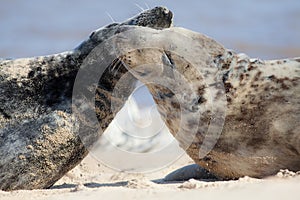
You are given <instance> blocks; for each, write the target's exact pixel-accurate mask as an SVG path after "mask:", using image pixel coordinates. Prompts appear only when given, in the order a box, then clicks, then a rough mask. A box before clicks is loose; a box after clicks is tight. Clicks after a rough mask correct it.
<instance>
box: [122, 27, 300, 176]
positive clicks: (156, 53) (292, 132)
mask: <svg viewBox="0 0 300 200" xmlns="http://www.w3.org/2000/svg"><path fill="white" fill-rule="evenodd" d="M174 31H175V32H178V33H181V34H182V35H181V36H180V38H181V40H182V41H186V44H187V45H188V48H187V47H185V46H184V44H181V41H180V40H179V39H178V38H176V37H177V36H176V37H175V36H174V37H173V36H171V35H172V33H173V32H174ZM164 32H165V33H166V34H165V35H164ZM158 35H159V36H160V37H161V38H158V37H159V36H158ZM168 36H169V37H170V38H172V37H173V38H172V40H173V41H172V42H173V43H172V45H170V43H168V42H167V41H168V39H167V38H168ZM151 37H153V38H155V39H153V40H159V39H161V40H159V41H160V42H159V44H158V42H157V44H156V43H155V42H154V43H155V44H156V47H157V48H156V49H149V48H148V49H147V48H146V49H142V50H136V51H132V52H129V53H128V55H125V56H124V57H123V58H122V59H123V62H125V63H126V65H127V67H128V68H130V69H132V73H133V74H134V75H135V76H136V77H137V78H138V79H139V80H141V81H142V82H144V83H145V84H146V85H147V87H148V89H149V91H150V92H151V94H152V96H153V98H154V100H155V102H156V103H157V107H158V110H159V112H160V113H161V116H162V118H163V119H164V120H165V123H166V124H167V126H168V128H169V130H170V132H171V133H172V134H173V136H174V137H175V138H176V139H177V140H178V141H179V143H180V145H181V147H182V148H184V149H185V150H186V152H187V154H188V155H189V156H190V157H191V158H192V159H193V160H194V161H195V162H196V163H197V164H199V165H200V166H202V167H203V168H205V169H207V170H208V171H209V172H211V173H212V174H214V175H216V176H218V177H219V178H221V179H235V178H239V177H242V176H251V177H257V178H262V177H266V176H269V175H273V174H276V173H277V172H278V171H279V170H280V169H289V170H292V171H298V170H300V154H299V153H300V121H299V119H300V62H299V59H296V58H295V59H284V60H274V61H262V60H259V59H250V58H249V57H247V56H246V55H244V54H236V53H234V52H231V51H228V50H227V49H226V48H224V47H223V46H222V45H220V44H218V43H217V42H215V41H214V40H213V39H211V38H208V37H206V36H204V35H202V34H199V33H194V32H191V31H188V30H185V29H178V28H171V29H167V30H162V31H160V33H159V34H157V33H153V35H152V36H151ZM185 37H187V38H189V39H190V40H191V41H190V40H185ZM162 38H164V39H162ZM149 41H150V40H149ZM135 42H136V43H137V42H138V41H135ZM143 42H144V41H141V44H142V43H143ZM180 49H183V51H181V52H185V55H183V54H176V53H177V52H180V51H179V50H180ZM177 50H178V51H177ZM195 60H197V61H195ZM145 64H148V65H145ZM139 66H145V67H144V68H143V67H139ZM150 72H151V73H152V74H151V73H150ZM154 72H155V73H154ZM175 72H176V73H179V74H181V75H182V76H183V77H184V78H185V79H186V80H187V83H188V84H187V85H189V86H190V87H186V86H185V84H182V82H180V81H179V79H178V78H177V77H178V76H177V75H176V73H175ZM153 73H154V75H153ZM153 76H157V77H159V78H158V79H156V80H158V82H157V83H158V84H155V83H153V80H154V79H153ZM149 80H152V83H150V81H149ZM159 81H160V82H159ZM165 82H168V84H169V86H170V88H171V86H172V88H171V89H170V88H167V87H163V86H162V85H163V84H161V83H165ZM183 111H184V112H186V111H189V114H187V115H185V116H186V117H185V119H184V120H183V119H182V113H184V112H183ZM197 112H198V113H199V116H198V117H197V118H195V117H192V116H196V115H195V113H197ZM182 121H184V122H183V123H181V122H182ZM194 132H195V133H194Z"/></svg>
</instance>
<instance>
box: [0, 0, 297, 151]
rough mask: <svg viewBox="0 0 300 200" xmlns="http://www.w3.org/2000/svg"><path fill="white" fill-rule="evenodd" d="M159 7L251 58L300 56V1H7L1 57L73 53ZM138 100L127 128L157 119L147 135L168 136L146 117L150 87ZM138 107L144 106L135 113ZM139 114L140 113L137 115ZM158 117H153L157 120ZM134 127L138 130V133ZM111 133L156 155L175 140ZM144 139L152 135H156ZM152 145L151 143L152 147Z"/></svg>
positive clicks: (0, 22)
mask: <svg viewBox="0 0 300 200" xmlns="http://www.w3.org/2000/svg"><path fill="white" fill-rule="evenodd" d="M157 5H164V6H166V7H168V8H169V9H170V10H171V11H172V12H173V13H174V15H175V19H174V25H175V26H180V27H184V28H188V29H191V30H193V31H197V32H201V33H203V34H206V35H208V36H210V37H212V38H214V39H215V40H217V41H218V42H220V43H221V44H223V45H224V46H225V47H226V48H229V49H233V50H234V51H236V52H243V53H246V54H247V55H249V56H250V57H259V58H261V59H275V58H286V57H296V56H300V1H299V0H284V1H282V0H242V1H237V0H226V1H224V0H210V1H197V0H184V1H182V0H181V1H180V0H156V1H154V0H152V1H150V0H144V1H141V0H139V1H138V0H135V1H132V0H127V1H124V0H109V1H103V0H87V1H83V0H81V1H80V0H73V1H66V0H51V1H40V0H26V1H24V0H2V1H1V2H0V58H20V57H31V56H38V55H47V54H54V53H59V52H63V51H67V50H71V49H73V48H74V47H76V46H77V45H78V44H80V42H81V41H83V40H85V39H86V38H87V37H88V36H89V34H90V33H91V32H92V31H93V30H95V29H98V28H99V27H102V26H104V25H106V24H109V23H112V22H113V21H116V22H118V21H123V20H125V19H127V18H129V17H132V16H133V15H136V14H137V13H139V12H140V11H141V10H142V9H147V8H151V7H154V6H157ZM133 97H134V99H135V101H133V103H132V107H130V106H129V107H127V108H126V107H125V108H124V109H128V113H127V115H126V113H125V114H124V112H123V114H122V116H121V117H119V119H120V120H121V121H122V120H124V119H126V120H128V119H131V120H133V121H134V122H135V123H133V125H132V124H130V122H128V123H127V125H128V126H129V129H130V130H137V129H138V130H139V133H141V130H140V128H141V126H139V125H138V124H139V122H141V123H142V122H143V123H145V120H146V122H147V120H150V121H149V122H152V121H153V122H154V121H155V123H150V124H151V126H153V127H148V128H146V129H145V131H150V132H151V131H152V130H160V131H161V130H162V129H163V130H164V131H163V132H166V131H167V129H166V128H165V127H162V128H160V127H158V128H157V126H164V123H161V122H157V120H151V119H150V118H151V117H150V118H149V119H148V118H145V116H148V115H149V113H150V114H151V113H152V114H153V105H154V103H153V100H152V98H151V95H150V94H149V93H148V91H147V89H146V88H145V87H144V88H142V89H139V90H137V92H136V93H135V94H134V96H133ZM136 104H137V105H142V106H138V109H136V108H137V105H136ZM139 109H140V110H139ZM123 111H124V110H123ZM135 111H136V112H137V113H133V112H135ZM145 113H146V114H145ZM156 114H157V113H154V115H153V116H156V118H157V115H156ZM149 116H150V115H149ZM115 123H116V121H115ZM132 126H133V127H132ZM134 126H137V127H136V129H135V127H134ZM155 127H156V128H155ZM108 132H109V131H108ZM110 132H114V135H115V136H112V135H111V134H110V136H108V138H109V137H112V138H111V141H110V142H108V143H113V146H117V147H122V145H123V146H125V147H126V145H127V147H128V148H127V147H126V148H125V147H124V150H127V151H133V152H145V151H151V147H153V146H155V145H156V146H157V143H158V141H159V142H160V143H161V142H162V141H169V142H170V141H171V140H172V138H171V136H169V135H170V134H168V133H167V134H168V136H169V137H166V136H165V135H163V136H161V137H163V138H165V140H162V139H161V137H157V135H155V134H157V133H153V134H154V135H152V136H153V138H152V140H150V141H149V140H144V141H142V142H141V141H139V139H141V138H134V139H133V140H128V134H126V135H124V127H123V129H122V127H119V128H118V125H114V127H111V128H110ZM152 132H153V131H152ZM147 134H150V135H147ZM107 135H108V133H107ZM131 135H134V134H131ZM144 135H147V137H148V136H149V137H150V136H151V133H145V134H144ZM116 137H117V139H116ZM122 137H123V139H122ZM149 137H148V139H149ZM155 138H156V139H155ZM118 139H119V140H118ZM136 139H137V140H136ZM130 141H131V142H130ZM151 142H152V143H151ZM149 144H151V145H152V146H151V145H150V149H149ZM106 145H108V144H106ZM128 145H129V146H128ZM162 145H165V143H164V144H160V146H162ZM158 146H159V145H158ZM132 147H136V148H132ZM108 156H109V154H108Z"/></svg>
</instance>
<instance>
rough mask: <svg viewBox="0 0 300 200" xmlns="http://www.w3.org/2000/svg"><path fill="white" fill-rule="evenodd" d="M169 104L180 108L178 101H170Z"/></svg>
mask: <svg viewBox="0 0 300 200" xmlns="http://www.w3.org/2000/svg"><path fill="white" fill-rule="evenodd" d="M171 105H172V107H173V108H176V109H180V104H179V103H178V102H174V101H172V102H171Z"/></svg>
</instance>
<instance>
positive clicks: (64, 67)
mask: <svg viewBox="0 0 300 200" xmlns="http://www.w3.org/2000/svg"><path fill="white" fill-rule="evenodd" d="M172 17H173V16H172V12H171V11H169V10H168V9H166V8H164V7H156V8H153V9H150V10H147V11H144V12H142V13H140V14H139V15H137V16H135V17H133V18H131V19H129V20H127V21H125V22H123V23H114V24H110V25H108V26H106V27H104V28H101V29H99V30H96V31H94V32H93V33H92V34H91V35H90V37H89V38H88V39H87V40H86V41H84V42H83V43H82V44H80V45H79V46H78V47H77V48H76V49H75V50H73V51H70V52H64V53H60V54H55V55H50V56H41V57H34V58H22V59H16V60H1V61H0V105H1V108H0V189H2V190H16V189H41V188H48V187H50V186H51V185H53V184H54V183H55V182H56V181H57V180H58V179H59V178H61V177H62V176H63V175H64V174H65V173H66V172H67V171H69V170H70V169H72V168H73V167H75V166H76V165H77V164H78V163H79V162H80V161H81V160H82V159H83V158H84V157H85V156H86V155H87V149H86V147H85V146H84V145H83V144H82V141H81V139H86V140H91V142H92V141H93V139H95V137H98V136H97V134H96V135H95V134H92V135H88V133H90V132H87V135H86V138H85V137H83V138H79V136H78V135H77V134H76V133H77V132H78V131H80V130H79V129H80V128H84V127H81V126H79V125H78V122H77V121H76V120H74V116H73V114H72V110H71V101H72V89H73V84H74V80H75V78H76V75H77V72H78V70H79V68H80V66H81V64H82V62H83V61H84V59H85V58H86V57H87V55H88V54H89V53H90V52H91V51H92V50H93V49H94V48H95V47H96V46H98V45H99V44H101V43H102V42H103V41H105V40H106V39H107V38H110V37H112V36H114V35H115V34H117V33H118V32H120V31H122V30H120V28H122V27H130V26H145V27H150V28H156V29H163V28H167V27H169V26H170V25H171V24H172ZM102 67H104V68H105V67H107V66H102ZM114 67H115V66H114V65H113V64H112V65H110V66H109V67H108V69H107V70H106V71H105V72H104V74H103V77H102V79H101V82H99V85H98V86H99V87H98V90H97V95H96V106H97V107H98V108H99V109H98V110H97V116H98V118H99V121H100V125H101V128H102V129H104V130H105V128H106V127H107V126H108V125H109V123H110V122H111V120H112V119H113V117H114V116H113V113H112V112H111V111H109V110H110V101H111V91H112V88H113V87H114V84H115V83H116V82H117V81H118V79H119V78H120V76H121V75H122V73H124V71H125V69H123V68H122V66H121V65H119V66H118V69H119V71H116V72H115V71H114V70H113V69H114ZM131 89H133V87H132V88H130V87H129V88H128V92H130V91H132V90H131ZM80 125H82V124H80ZM82 126H84V125H82Z"/></svg>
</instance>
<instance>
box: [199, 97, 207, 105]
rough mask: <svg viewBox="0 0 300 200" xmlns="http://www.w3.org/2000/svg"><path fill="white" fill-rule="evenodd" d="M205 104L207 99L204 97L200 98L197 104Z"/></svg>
mask: <svg viewBox="0 0 300 200" xmlns="http://www.w3.org/2000/svg"><path fill="white" fill-rule="evenodd" d="M205 102H206V99H205V98H204V97H203V96H199V98H198V101H197V103H198V104H202V103H205Z"/></svg>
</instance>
